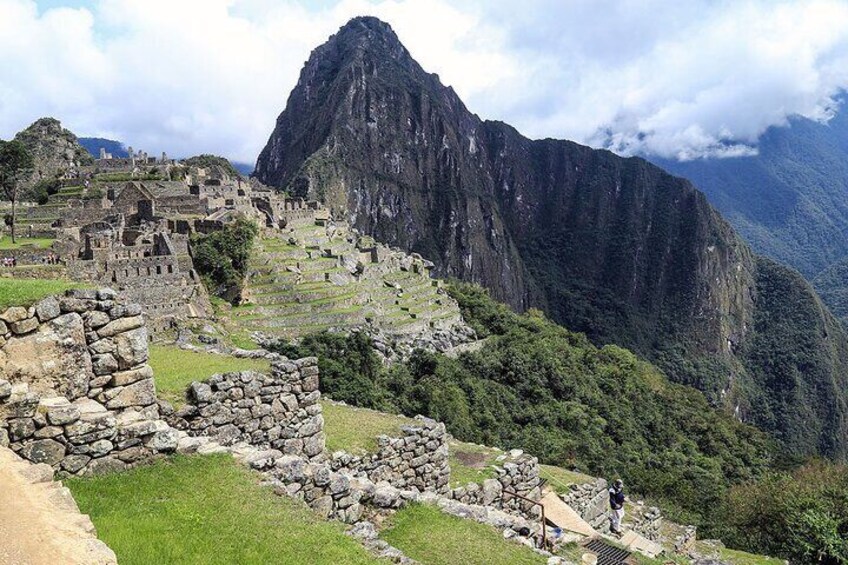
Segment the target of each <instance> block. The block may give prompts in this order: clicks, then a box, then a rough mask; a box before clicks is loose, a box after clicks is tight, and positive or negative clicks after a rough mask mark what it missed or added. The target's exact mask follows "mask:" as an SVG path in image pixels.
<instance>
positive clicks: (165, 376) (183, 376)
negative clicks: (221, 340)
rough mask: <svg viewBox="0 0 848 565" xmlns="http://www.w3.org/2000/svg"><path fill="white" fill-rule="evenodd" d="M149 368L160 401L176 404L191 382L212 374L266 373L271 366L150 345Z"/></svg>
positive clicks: (179, 402)
mask: <svg viewBox="0 0 848 565" xmlns="http://www.w3.org/2000/svg"><path fill="white" fill-rule="evenodd" d="M150 366H151V367H153V375H154V378H155V380H156V391H157V392H158V394H159V396H160V398H163V399H165V400H167V401H168V402H171V403H173V404H175V405H177V404H181V403H182V402H183V398H184V396H183V395H184V394H185V390H186V388H187V387H188V385H190V384H191V383H192V382H193V381H202V380H205V379H208V378H209V377H211V376H212V375H214V374H215V373H229V372H234V371H247V370H254V371H268V370H269V369H270V367H271V364H270V362H269V361H268V360H267V359H237V358H235V357H229V356H227V355H215V354H214V353H198V352H195V351H186V350H184V349H180V348H179V347H175V346H173V345H151V346H150Z"/></svg>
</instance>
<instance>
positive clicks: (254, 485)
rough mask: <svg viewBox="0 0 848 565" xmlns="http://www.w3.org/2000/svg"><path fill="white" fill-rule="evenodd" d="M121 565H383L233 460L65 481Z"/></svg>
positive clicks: (167, 463) (168, 463)
mask: <svg viewBox="0 0 848 565" xmlns="http://www.w3.org/2000/svg"><path fill="white" fill-rule="evenodd" d="M66 484H67V486H68V487H69V488H70V489H71V491H72V492H73V494H74V498H75V499H76V500H77V503H78V504H79V506H80V509H81V510H82V511H83V512H84V513H85V514H88V515H89V516H91V520H92V522H94V525H95V526H96V527H97V534H98V536H99V537H100V538H101V539H102V540H103V541H105V542H106V543H107V544H108V545H109V547H111V548H112V550H113V551H114V552H115V554H116V555H117V556H118V561H119V562H120V563H122V564H127V565H131V564H140V565H141V564H143V565H148V564H150V563H204V564H210V565H211V564H222V565H223V564H230V563H239V564H245V565H246V564H255V565H260V564H266V563H310V564H316V565H318V564H326V565H330V564H337V563H346V564H347V563H350V564H366V563H369V564H370V563H374V564H376V563H378V561H377V560H376V559H374V558H372V557H370V556H369V555H368V554H367V553H366V551H365V549H364V548H363V547H362V546H361V545H360V544H359V543H358V542H357V541H356V540H354V539H353V538H352V537H350V536H346V535H345V534H344V531H343V530H344V528H343V525H342V524H339V523H337V522H327V521H323V520H321V519H320V518H318V517H317V516H316V515H315V514H314V513H313V512H311V511H310V510H309V509H308V508H307V507H306V506H305V505H303V504H302V503H299V502H297V501H295V500H293V499H290V498H288V497H281V496H277V495H275V494H274V493H273V491H272V490H271V488H269V487H263V486H260V485H259V484H258V477H257V476H256V475H255V474H253V473H252V472H251V471H250V470H249V469H246V468H244V467H242V466H241V465H239V463H237V462H236V461H235V460H234V459H233V458H232V457H231V456H229V455H217V456H216V455H207V456H195V457H182V456H175V457H172V458H169V459H168V460H164V461H160V462H158V463H156V464H154V465H148V466H145V467H141V468H139V469H133V470H131V471H127V472H125V473H113V474H111V475H106V476H102V477H96V478H90V479H79V478H74V479H71V480H68V481H67V482H66Z"/></svg>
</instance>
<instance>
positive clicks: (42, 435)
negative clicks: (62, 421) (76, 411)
mask: <svg viewBox="0 0 848 565" xmlns="http://www.w3.org/2000/svg"><path fill="white" fill-rule="evenodd" d="M64 431H65V430H63V429H62V427H61V426H45V427H43V428H39V429H37V430H35V433H34V434H33V437H34V438H36V439H49V438H54V437H58V436H60V435H62V433H63V432H64Z"/></svg>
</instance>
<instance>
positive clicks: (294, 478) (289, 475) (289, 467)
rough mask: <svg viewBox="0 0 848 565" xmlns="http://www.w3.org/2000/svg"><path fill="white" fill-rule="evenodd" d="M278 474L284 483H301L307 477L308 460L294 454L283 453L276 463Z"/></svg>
mask: <svg viewBox="0 0 848 565" xmlns="http://www.w3.org/2000/svg"><path fill="white" fill-rule="evenodd" d="M274 467H275V468H276V475H277V476H278V477H279V478H280V480H281V481H283V483H286V484H289V483H299V482H301V481H303V480H304V479H305V478H306V461H305V460H304V459H303V458H301V457H297V456H294V455H283V456H282V457H280V458H279V459H277V462H276V463H275V464H274Z"/></svg>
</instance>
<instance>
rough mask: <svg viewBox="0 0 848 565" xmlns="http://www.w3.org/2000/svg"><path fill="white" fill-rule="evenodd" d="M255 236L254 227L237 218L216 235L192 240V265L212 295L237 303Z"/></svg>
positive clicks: (197, 235) (257, 230)
mask: <svg viewBox="0 0 848 565" xmlns="http://www.w3.org/2000/svg"><path fill="white" fill-rule="evenodd" d="M258 233H259V228H257V227H256V224H254V223H253V222H250V221H248V220H246V219H243V218H240V219H238V220H236V221H235V222H232V223H230V224H227V225H226V226H224V228H223V229H221V230H219V231H215V232H212V233H210V234H208V235H204V234H196V235H195V236H194V237H192V240H191V251H192V257H193V258H194V265H195V267H196V268H197V270H198V272H199V273H200V274H201V276H202V277H203V278H204V280H205V282H206V284H207V287H208V288H209V289H210V290H212V292H213V294H215V295H217V296H220V297H221V298H224V299H226V300H229V301H230V302H233V303H236V302H238V301H239V298H240V295H241V290H242V286H243V283H244V277H245V276H246V275H247V265H248V260H249V259H250V251H251V249H252V247H253V240H254V238H255V237H256V235H257V234H258Z"/></svg>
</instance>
